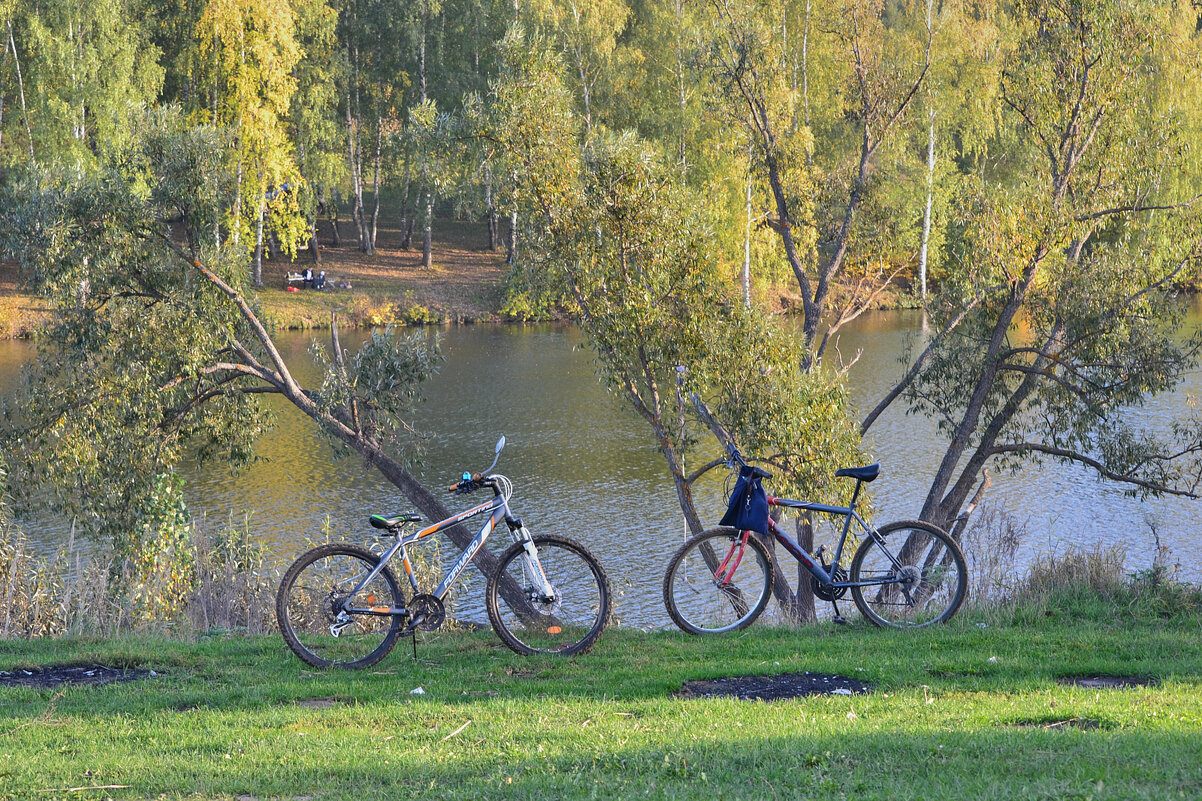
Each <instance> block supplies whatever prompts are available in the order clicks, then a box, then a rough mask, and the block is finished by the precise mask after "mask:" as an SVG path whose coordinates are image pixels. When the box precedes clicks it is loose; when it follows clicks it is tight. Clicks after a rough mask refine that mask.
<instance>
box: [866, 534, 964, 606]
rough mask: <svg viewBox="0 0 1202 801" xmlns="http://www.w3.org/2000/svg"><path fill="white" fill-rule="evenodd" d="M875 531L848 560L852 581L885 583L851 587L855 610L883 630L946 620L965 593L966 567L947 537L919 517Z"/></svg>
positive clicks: (955, 547) (960, 555) (960, 554)
mask: <svg viewBox="0 0 1202 801" xmlns="http://www.w3.org/2000/svg"><path fill="white" fill-rule="evenodd" d="M877 535H878V536H879V538H880V539H879V541H878V539H877V538H874V537H873V536H872V535H871V534H870V535H868V536H867V537H865V539H864V541H863V542H862V543H860V547H859V548H858V549H856V554H855V556H854V557H852V560H851V571H850V572H851V580H852V581H853V582H858V581H882V582H887V583H882V584H878V585H870V586H867V587H857V586H852V588H851V595H852V598H853V599H854V600H855V602H856V608H858V609H859V610H860V614H861V615H863V616H864V618H865V619H867V620H868V621H869V622H871V623H873V624H874V625H877V626H881V627H887V628H921V627H923V626H930V625H933V624H935V623H945V622H947V621H948V620H950V619H951V617H952V615H954V614H956V610H958V609H959V608H960V605H961V604H962V603H964V598H965V597H966V596H967V594H968V566H967V563H966V562H965V560H964V554H963V552H962V551H961V550H960V546H959V545H957V544H956V542H955V540H953V539H952V538H951V535H949V534H948V533H947V532H946V531H944V530H943V529H941V528H939V527H938V526H935V525H932V524H930V523H927V522H925V521H922V520H899V521H898V522H896V523H890V524H889V525H887V526H882V527H881V528H879V529H877ZM890 556H892V557H893V558H892V559H891V558H890ZM894 559H896V560H897V561H898V562H899V563H900V564H901V568H900V571H899V568H898V567H897V566H896V565H895V564H894V563H893V560H894ZM899 573H900V574H901V576H900V578H899Z"/></svg>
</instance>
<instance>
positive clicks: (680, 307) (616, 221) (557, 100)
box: [493, 50, 855, 518]
mask: <svg viewBox="0 0 1202 801" xmlns="http://www.w3.org/2000/svg"><path fill="white" fill-rule="evenodd" d="M520 55H521V57H522V58H524V59H526V61H524V62H522V63H523V64H524V66H521V67H519V68H517V69H514V70H513V72H512V73H511V74H512V75H513V76H514V78H513V79H512V80H513V81H514V83H516V84H519V85H522V83H523V80H526V79H528V76H530V75H531V74H532V73H534V72H535V71H536V70H537V74H538V75H540V76H541V77H540V78H539V79H538V80H537V81H536V83H537V84H539V85H540V86H542V90H541V91H542V94H541V102H543V103H546V104H547V105H546V107H544V108H541V109H539V110H537V113H536V116H537V118H538V119H540V120H543V121H544V123H543V125H542V126H541V127H539V128H533V127H526V126H524V125H523V124H522V123H521V122H520V119H516V120H515V116H519V115H515V114H514V113H513V111H512V109H513V108H514V106H519V107H521V108H522V110H523V112H527V111H528V110H529V107H528V106H523V105H521V104H523V103H531V102H533V101H531V100H530V98H528V97H527V98H520V96H519V95H518V92H517V90H516V88H515V87H514V86H513V85H511V84H508V83H507V82H506V81H504V80H503V81H502V82H501V83H499V84H498V86H497V88H496V90H495V92H494V99H495V102H496V106H497V109H498V115H497V116H498V118H499V119H501V120H504V121H505V122H506V123H507V124H505V125H504V126H501V127H498V128H497V129H495V131H494V134H493V135H494V136H495V138H496V139H497V141H499V142H500V143H501V145H502V148H503V149H504V150H505V152H507V153H508V154H509V158H511V159H514V160H515V161H518V162H520V163H522V165H523V167H524V171H523V172H522V173H521V174H522V176H523V179H524V182H523V184H522V188H521V190H520V191H521V194H520V197H522V198H524V199H526V200H527V202H528V203H529V204H530V206H531V211H530V213H531V215H532V218H533V219H536V220H538V221H539V222H540V224H541V225H540V228H539V229H538V235H539V239H538V245H539V251H540V252H541V253H543V254H545V257H544V258H542V259H540V261H539V262H538V266H539V270H540V271H539V273H538V279H539V281H541V282H542V285H543V286H546V287H549V288H550V289H549V291H551V292H557V293H559V294H562V295H563V296H564V297H566V298H569V299H570V303H571V305H570V308H571V310H572V313H573V314H574V316H575V317H576V319H578V320H579V322H580V325H581V327H582V329H583V331H584V333H585V336H586V337H587V338H588V340H589V342H590V344H591V345H592V347H593V350H594V352H595V353H596V354H597V366H598V370H599V372H600V373H601V375H602V376H603V377H604V378H605V380H606V382H607V383H608V384H609V386H610V388H611V389H612V390H613V391H614V392H615V393H616V394H618V395H619V396H621V397H623V398H624V399H625V400H626V401H628V402H629V403H630V404H631V406H632V407H633V408H634V410H635V411H636V412H637V413H638V414H639V415H640V416H641V417H642V418H643V419H644V420H645V421H646V422H647V423H648V424H649V425H650V427H651V429H652V432H653V434H654V436H655V438H656V441H657V443H658V445H659V447H660V449H661V450H662V451H663V453H664V456H665V458H666V459H667V461H668V466H669V470H670V472H671V473H672V474H673V477H674V479H675V480H676V481H677V482H678V488H679V487H680V486H681V484H682V483H684V482H685V475H684V471H683V466H682V461H681V457H682V456H683V454H684V453H685V452H686V451H687V450H689V449H690V448H691V447H692V445H694V444H695V443H694V440H693V439H692V437H691V436H690V435H689V434H688V433H687V431H686V430H682V429H681V428H680V427H678V426H677V424H675V423H674V422H673V420H674V419H675V418H676V417H677V416H678V415H683V414H684V410H683V409H673V408H672V407H671V405H670V402H669V396H668V393H669V392H670V391H671V388H672V387H673V385H674V384H675V381H676V375H677V373H676V369H677V367H678V366H681V365H684V366H686V367H687V368H688V369H689V371H690V388H691V389H693V390H695V391H699V392H701V393H702V394H703V395H706V396H707V397H710V398H711V404H712V405H713V407H714V408H715V409H716V410H717V411H718V413H719V414H720V416H721V417H722V419H723V420H724V421H726V422H727V423H728V425H729V426H730V428H731V429H732V431H733V432H734V433H736V434H737V435H738V437H739V439H740V441H741V442H742V444H743V446H744V447H745V448H748V449H751V450H754V451H755V452H756V453H757V454H762V455H764V456H766V457H769V458H772V459H773V460H774V463H776V464H779V465H780V466H781V469H783V470H786V471H787V472H788V473H789V475H790V476H791V477H792V479H793V480H794V481H796V482H798V483H802V484H806V485H808V486H810V487H813V486H821V485H822V484H824V483H825V479H826V477H828V476H829V475H830V473H832V472H833V469H834V466H835V465H836V464H837V463H839V462H840V461H841V460H842V459H844V458H845V457H846V456H847V455H848V454H849V453H852V452H854V450H855V444H854V443H855V436H854V433H853V432H852V431H851V429H850V426H849V424H848V421H847V418H846V415H845V413H844V401H845V399H844V396H843V393H842V390H841V389H840V387H839V386H838V384H837V382H834V381H833V380H832V379H831V378H830V377H828V376H825V375H822V374H814V375H804V374H802V373H801V372H800V370H799V367H798V359H797V356H796V345H795V343H793V342H791V341H790V340H789V338H788V337H786V336H785V335H784V334H783V333H781V332H780V330H779V329H778V328H777V327H775V326H773V325H771V324H769V323H768V322H766V320H765V318H764V317H763V315H762V314H759V313H755V312H752V311H750V310H747V309H745V308H744V307H743V306H742V305H741V304H739V303H736V302H732V300H733V299H732V298H731V297H730V295H729V293H728V291H727V289H726V287H725V281H724V280H723V276H722V268H721V266H720V265H719V264H718V263H717V262H716V260H715V259H714V258H713V252H712V249H711V246H710V241H711V238H712V234H711V231H712V227H711V225H710V223H711V219H712V218H711V216H710V215H711V214H712V206H711V205H710V204H708V203H707V202H706V199H705V197H704V195H703V194H702V193H700V192H698V191H696V190H694V189H691V188H689V187H688V186H687V185H686V184H685V183H684V182H683V181H682V180H681V179H680V176H679V173H678V172H677V171H676V170H674V169H673V168H672V167H671V166H669V165H667V164H665V163H664V160H663V159H662V158H661V157H660V154H659V153H658V152H657V151H656V149H655V148H654V146H652V145H650V144H649V143H646V142H644V141H642V140H640V139H639V138H638V137H637V136H636V135H635V134H633V133H630V132H627V133H622V134H612V133H608V132H605V131H595V132H594V134H593V135H592V136H591V137H589V138H588V139H587V140H586V141H585V142H583V143H582V144H580V145H577V144H575V142H574V141H573V140H572V131H573V126H572V125H571V122H570V118H569V116H568V115H567V113H566V110H565V109H564V95H563V93H562V92H561V91H557V90H556V88H555V87H556V84H557V82H558V80H559V79H558V72H557V70H556V69H555V66H554V62H553V61H551V60H549V59H546V57H543V56H540V55H538V52H537V50H534V51H533V54H531V53H530V51H525V52H523V53H521V54H520ZM519 98H520V99H519ZM510 121H513V124H508V123H509V122H510ZM549 121H562V122H561V123H559V124H556V123H553V122H549ZM820 477H821V478H820ZM794 486H796V485H794ZM682 506H684V507H685V508H684V512H685V515H686V518H691V517H692V516H694V515H695V512H693V510H692V509H691V503H690V502H688V501H686V500H684V494H682Z"/></svg>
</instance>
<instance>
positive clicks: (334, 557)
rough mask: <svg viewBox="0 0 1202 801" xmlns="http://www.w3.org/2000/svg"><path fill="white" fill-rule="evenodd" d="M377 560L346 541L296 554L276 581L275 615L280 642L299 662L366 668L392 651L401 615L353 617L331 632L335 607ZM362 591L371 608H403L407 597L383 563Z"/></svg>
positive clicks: (372, 554)
mask: <svg viewBox="0 0 1202 801" xmlns="http://www.w3.org/2000/svg"><path fill="white" fill-rule="evenodd" d="M379 562H380V557H379V556H377V555H376V554H374V553H372V552H371V551H369V550H367V549H366V548H363V547H360V546H358V545H350V544H347V543H332V544H329V545H320V546H318V547H316V548H314V549H312V550H310V551H308V552H306V553H304V554H302V555H301V556H300V558H298V559H297V560H296V561H295V562H293V563H292V566H291V567H289V568H288V571H287V572H286V573H285V574H284V578H283V580H282V581H281V582H280V589H279V592H278V593H277V594H276V602H275V614H276V621H277V622H278V623H279V626H280V634H281V635H282V636H283V637H284V642H286V643H287V644H288V647H289V648H290V649H292V653H294V654H296V655H297V657H298V658H300V660H301V661H302V662H304V663H305V664H308V665H312V666H313V667H318V668H346V669H357V668H365V667H369V666H371V665H374V664H376V663H377V662H379V661H380V660H381V659H383V658H384V657H385V656H387V655H388V652H389V651H391V650H392V648H393V646H394V645H396V641H397V638H398V637H399V636H400V632H401V628H402V624H403V619H402V617H401V616H399V615H390V616H386V617H381V616H374V615H357V616H353V617H352V618H351V621H352V622H351V624H350V625H349V626H347V627H346V628H344V629H340V630H339V632H338V633H337V634H335V633H334V631H333V628H332V627H333V625H334V623H335V617H334V615H335V612H334V608H335V605H338V604H341V602H342V601H345V600H346V598H345V596H343V595H340V594H339V591H340V590H341V591H343V592H347V591H349V590H351V589H354V586H355V585H356V584H358V582H359V580H360V579H361V578H362V577H363V576H364V575H366V574H367V573H368V572H370V571H371V570H372V569H373V568H375V566H376V565H377V564H379ZM360 595H363V596H364V600H365V603H366V604H368V605H371V606H378V607H387V608H390V609H404V608H405V596H404V594H403V593H402V591H401V588H400V585H399V584H398V583H397V580H396V577H395V576H394V575H393V574H392V571H391V570H390V569H388V567H387V566H386V567H385V568H384V569H383V570H382V571H380V573H379V574H378V575H377V576H376V578H374V579H372V583H371V584H369V585H368V586H367V587H365V588H364V590H363V592H361V593H360Z"/></svg>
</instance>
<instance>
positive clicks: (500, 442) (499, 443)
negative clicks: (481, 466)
mask: <svg viewBox="0 0 1202 801" xmlns="http://www.w3.org/2000/svg"><path fill="white" fill-rule="evenodd" d="M504 447H505V437H504V436H502V437H501V438H500V439H499V440H497V456H496V458H495V459H493V460H492V464H490V465H489V466H488V470H485V471H484V472H485V473H488V472H490V471H491V470H492V469H493V468H494V467H496V466H497V462H498V461H500V459H501V449H502V448H504Z"/></svg>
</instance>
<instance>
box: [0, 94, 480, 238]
mask: <svg viewBox="0 0 1202 801" xmlns="http://www.w3.org/2000/svg"><path fill="white" fill-rule="evenodd" d="M3 111H4V107H3V106H0V112H3ZM484 208H485V216H486V218H487V220H488V250H489V252H492V251H494V250H496V249H497V207H496V206H494V205H493V202H492V169H491V168H490V167H488V166H487V165H485V167H484Z"/></svg>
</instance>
